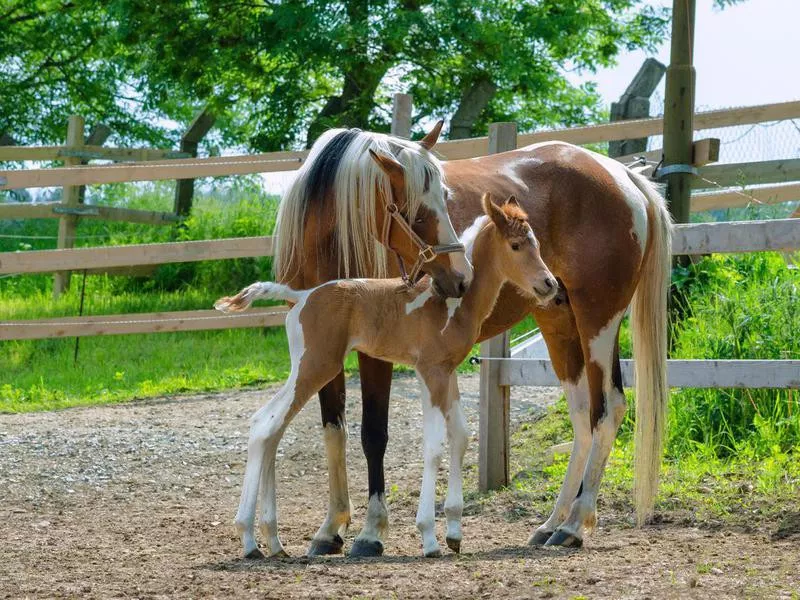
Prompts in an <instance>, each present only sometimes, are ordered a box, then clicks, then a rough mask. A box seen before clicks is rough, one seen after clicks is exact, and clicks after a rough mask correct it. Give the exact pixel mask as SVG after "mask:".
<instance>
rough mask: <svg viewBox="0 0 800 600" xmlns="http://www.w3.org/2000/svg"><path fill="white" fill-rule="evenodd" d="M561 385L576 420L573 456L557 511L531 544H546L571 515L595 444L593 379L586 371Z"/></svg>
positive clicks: (559, 496)
mask: <svg viewBox="0 0 800 600" xmlns="http://www.w3.org/2000/svg"><path fill="white" fill-rule="evenodd" d="M561 385H562V387H563V389H564V395H565V396H566V398H567V406H568V407H569V418H570V421H572V430H573V433H574V437H573V440H572V451H571V452H570V455H569V463H568V464H567V473H566V475H564V483H563V484H561V491H560V492H559V494H558V499H557V500H556V504H555V507H554V508H553V512H552V513H551V514H550V516H549V517H548V519H547V520H546V521H545V522H544V523H543V524H542V525H540V526H539V527H538V528H537V529H536V531H534V533H533V535H532V536H531V538H530V540H528V543H529V544H533V545H541V544H544V543H546V542H547V540H548V539H550V536H552V535H553V532H554V531H555V530H556V528H557V527H558V526H559V525H560V524H561V523H562V522H563V521H564V520H565V519H566V518H567V515H568V513H569V509H570V506H571V505H572V501H573V500H575V498H576V496H577V495H578V491H579V489H580V484H581V478H582V476H583V471H584V468H585V467H586V460H587V458H588V457H589V449H590V448H591V445H592V432H591V427H590V426H589V382H588V380H587V378H586V373H585V371H582V372H581V375H580V377H579V378H578V380H577V381H569V380H564V381H562V382H561Z"/></svg>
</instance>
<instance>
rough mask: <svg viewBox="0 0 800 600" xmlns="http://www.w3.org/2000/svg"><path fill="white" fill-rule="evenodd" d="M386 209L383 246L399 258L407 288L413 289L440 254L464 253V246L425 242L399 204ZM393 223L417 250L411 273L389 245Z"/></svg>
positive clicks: (387, 204)
mask: <svg viewBox="0 0 800 600" xmlns="http://www.w3.org/2000/svg"><path fill="white" fill-rule="evenodd" d="M385 209H386V214H385V216H384V218H383V228H382V230H381V244H383V245H384V246H385V247H386V248H388V249H389V250H391V251H392V252H394V254H395V256H396V257H397V264H398V266H399V267H400V277H401V278H402V279H403V283H405V284H406V286H408V287H412V286H413V285H414V284H415V283H416V282H417V281H418V276H419V274H420V273H421V271H422V267H423V265H425V264H426V263H429V262H431V261H432V260H434V259H435V258H436V257H437V256H439V255H440V254H449V253H450V252H464V250H465V249H464V244H437V245H435V246H431V245H430V244H426V243H425V241H424V240H423V239H422V238H421V237H419V236H418V235H417V234H416V233H415V232H414V230H413V229H412V228H411V225H409V224H408V222H407V221H406V220H405V219H404V218H403V215H402V214H400V209H399V208H397V204H395V203H394V202H387V203H386V205H385ZM392 223H394V224H396V225H397V226H398V227H399V228H400V229H402V230H403V231H404V232H405V234H406V235H408V238H409V239H410V240H411V243H412V244H413V245H414V246H415V247H416V248H417V251H418V254H417V260H416V261H415V262H414V266H413V267H412V268H411V272H410V273H407V272H406V264H405V262H404V261H403V257H402V256H401V255H400V252H398V251H397V250H396V249H394V248H392V246H391V245H390V243H389V241H390V240H391V233H392Z"/></svg>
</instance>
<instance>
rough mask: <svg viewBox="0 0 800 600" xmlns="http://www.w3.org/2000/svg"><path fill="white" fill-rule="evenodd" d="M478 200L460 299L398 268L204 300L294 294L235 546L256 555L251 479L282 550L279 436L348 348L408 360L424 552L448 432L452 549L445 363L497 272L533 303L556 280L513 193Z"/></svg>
mask: <svg viewBox="0 0 800 600" xmlns="http://www.w3.org/2000/svg"><path fill="white" fill-rule="evenodd" d="M482 204H483V210H484V213H485V216H484V218H483V222H482V223H481V224H480V225H479V226H477V227H474V228H473V229H472V232H473V233H472V235H474V239H472V240H464V242H465V244H469V245H470V246H471V252H472V260H473V263H474V266H475V276H474V280H473V283H472V285H471V286H470V287H469V289H468V290H467V293H466V294H465V295H464V297H463V298H461V299H457V300H454V299H449V300H443V299H441V298H440V297H438V296H436V295H434V294H433V293H432V290H431V283H430V281H429V280H428V279H427V278H426V279H423V280H422V281H421V282H420V283H419V284H418V285H416V286H415V287H414V288H413V289H408V288H405V287H403V286H402V284H401V282H400V280H398V279H355V280H347V279H346V280H340V281H333V282H328V283H324V284H322V285H320V286H318V287H316V288H313V289H311V290H293V289H290V288H289V287H287V286H285V285H281V284H277V283H271V282H261V283H255V284H253V285H251V286H249V287H247V288H245V289H243V290H242V291H241V292H239V294H237V295H236V296H234V297H232V298H222V299H220V300H219V301H217V303H216V304H215V306H216V308H217V309H219V310H222V311H238V310H244V309H246V308H247V307H248V306H250V304H251V303H252V302H253V301H254V300H256V299H257V298H272V299H280V300H285V301H287V302H293V303H295V305H294V307H293V308H292V309H291V310H290V311H289V313H288V315H287V318H286V331H287V335H288V338H289V352H290V356H291V360H292V368H291V373H290V375H289V380H288V381H287V382H286V385H284V386H283V387H282V388H281V389H280V391H278V393H277V394H276V395H275V397H274V398H273V399H272V401H271V402H269V403H268V404H266V405H265V406H264V407H262V408H261V409H260V410H258V411H257V412H256V413H255V414H254V415H253V417H252V419H251V428H250V442H249V446H248V454H247V467H246V470H245V477H244V485H243V487H242V497H241V501H240V504H239V511H238V513H237V514H236V525H237V527H238V528H239V531H240V532H241V534H242V542H243V544H244V554H245V556H246V557H250V558H258V557H263V554H262V553H261V551H260V550H259V549H258V546H257V544H256V540H255V533H254V530H253V525H254V520H255V511H256V497H257V496H258V490H259V481H260V482H261V486H262V487H261V504H262V506H261V510H262V513H261V520H260V522H261V530H262V533H263V535H265V536H266V537H267V538H268V544H269V553H270V555H271V556H274V555H280V554H283V553H284V551H283V547H282V545H281V542H280V540H279V539H278V532H277V519H276V506H275V453H276V450H277V447H278V442H279V440H280V438H281V436H282V435H283V432H284V430H285V429H286V427H287V425H288V424H289V422H290V421H291V419H292V418H293V417H294V415H295V414H297V412H298V411H299V410H300V409H301V408H302V407H303V405H304V404H305V403H306V402H307V401H308V400H309V398H311V396H312V395H313V394H316V393H317V392H318V391H319V390H320V388H322V386H324V385H325V384H326V383H328V382H329V381H330V380H331V379H332V378H333V377H335V376H336V375H337V374H338V373H339V370H340V369H341V365H342V361H343V360H344V357H345V355H346V354H347V352H349V351H350V350H358V351H359V352H363V353H365V354H368V355H369V356H372V357H375V358H380V359H382V360H387V361H391V362H399V363H404V364H408V365H413V366H414V367H415V369H416V371H417V375H418V377H419V378H420V381H421V383H422V388H423V398H422V406H423V419H424V430H423V440H424V441H423V453H424V471H423V477H422V489H421V491H420V497H419V508H418V511H417V528H418V529H419V531H420V533H421V535H422V547H423V552H424V554H425V556H438V555H439V554H440V550H439V544H438V542H437V541H436V534H435V522H434V515H435V512H434V507H435V495H436V473H437V470H438V467H439V461H440V458H441V455H442V453H443V451H444V437H445V432H446V433H447V437H448V439H449V442H450V474H449V479H448V491H447V499H446V501H445V506H444V510H445V514H446V516H447V545H448V546H449V547H450V548H451V549H452V550H454V551H455V552H458V551H459V550H460V547H461V512H462V507H463V495H462V488H461V463H462V460H463V457H464V451H465V449H466V442H467V430H466V423H465V420H464V416H463V413H462V412H461V406H460V403H459V398H458V385H457V382H456V378H455V369H456V367H457V366H458V364H459V363H460V362H461V361H462V360H464V358H466V356H467V354H469V351H470V349H471V348H472V345H473V344H474V343H475V340H476V339H477V337H478V334H479V332H480V328H481V323H482V322H483V320H484V319H485V318H486V317H487V316H488V315H489V313H490V312H491V311H492V309H493V308H494V304H495V302H496V300H497V297H498V295H499V293H500V288H501V287H502V285H503V284H504V283H505V282H511V283H513V284H514V285H516V286H517V287H518V288H519V289H520V290H523V291H524V292H525V293H526V294H528V295H529V296H530V297H531V298H532V299H535V300H538V301H539V302H540V303H542V304H546V303H547V302H548V301H549V300H550V299H552V298H553V297H554V296H555V294H556V292H557V288H558V286H557V284H556V281H555V278H554V277H553V275H552V274H551V273H550V271H549V270H548V268H547V267H546V266H545V264H544V262H543V261H542V258H541V256H540V253H539V243H538V241H537V240H536V237H535V236H534V234H533V230H532V229H531V227H530V225H529V224H528V221H527V215H526V214H525V213H524V212H523V211H522V209H521V208H520V207H519V205H518V204H517V202H516V200H515V199H514V198H513V197H512V198H509V200H508V201H507V202H506V203H505V204H504V205H503V207H502V208H499V207H498V206H496V205H495V204H494V203H493V202H492V201H491V198H490V197H489V195H488V194H486V195H484V197H483V200H482ZM468 247H469V246H468ZM333 315H335V317H334V318H331V317H332V316H333ZM339 508H340V510H339V511H338V513H334V515H336V514H339V515H349V506H341V507H339ZM329 518H330V517H329ZM335 518H336V517H335V516H334V519H335ZM347 525H348V522H347V520H346V519H343V520H342V521H341V522H334V523H325V524H323V528H324V529H325V530H326V531H331V530H332V529H333V530H335V531H337V532H338V533H337V535H339V534H340V533H341V530H342V529H343V528H345V527H346V526H347Z"/></svg>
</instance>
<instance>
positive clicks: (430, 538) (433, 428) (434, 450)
mask: <svg viewBox="0 0 800 600" xmlns="http://www.w3.org/2000/svg"><path fill="white" fill-rule="evenodd" d="M419 380H420V384H421V388H422V419H423V443H422V447H423V455H424V467H423V472H422V488H421V489H420V493H419V507H418V509H417V529H419V532H420V534H422V552H423V554H424V555H425V556H438V555H439V554H440V553H441V550H440V549H439V542H437V541H436V476H437V473H438V471H439V462H440V460H441V458H442V454H443V453H444V442H445V429H446V424H445V419H444V415H443V414H442V411H441V410H439V408H438V407H434V406H433V404H432V403H431V396H430V391H429V390H428V387H427V386H426V385H425V381H424V380H423V379H422V377H420V378H419Z"/></svg>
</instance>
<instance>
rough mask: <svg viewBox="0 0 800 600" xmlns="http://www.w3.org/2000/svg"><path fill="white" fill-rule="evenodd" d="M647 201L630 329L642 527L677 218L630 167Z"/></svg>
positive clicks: (659, 410)
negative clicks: (645, 234)
mask: <svg viewBox="0 0 800 600" xmlns="http://www.w3.org/2000/svg"><path fill="white" fill-rule="evenodd" d="M629 177H630V179H631V181H632V182H633V184H634V185H635V186H636V187H637V188H638V189H639V191H641V192H642V194H644V196H645V197H646V198H647V202H648V209H647V215H648V238H649V239H648V240H647V244H646V247H645V256H644V260H643V263H642V269H641V278H640V280H639V284H638V285H637V287H636V292H635V294H634V296H633V303H632V310H631V331H632V338H633V353H634V357H635V359H636V361H635V365H636V366H635V371H636V373H635V375H636V432H635V436H634V447H635V458H634V479H633V490H634V502H635V505H636V521H637V524H639V525H642V524H643V523H644V522H645V521H646V520H647V519H648V518H649V516H650V515H651V514H652V511H653V506H654V504H655V497H656V494H657V492H658V480H659V475H660V471H661V458H662V453H663V443H664V429H665V424H666V412H667V401H668V399H669V387H668V385H667V296H668V293H669V285H670V276H671V263H672V258H671V257H672V220H671V218H670V215H669V212H668V211H667V208H666V204H665V201H664V198H663V197H662V196H661V194H659V193H658V192H657V191H656V189H655V187H654V186H653V185H652V184H651V183H650V182H649V181H648V180H647V179H645V178H644V177H642V176H641V175H639V174H636V173H633V172H630V171H629Z"/></svg>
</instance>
